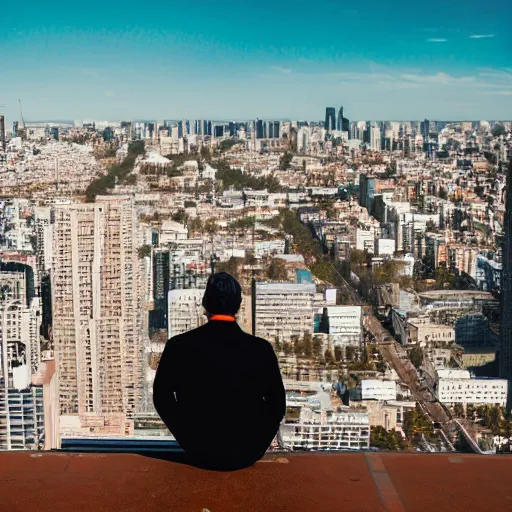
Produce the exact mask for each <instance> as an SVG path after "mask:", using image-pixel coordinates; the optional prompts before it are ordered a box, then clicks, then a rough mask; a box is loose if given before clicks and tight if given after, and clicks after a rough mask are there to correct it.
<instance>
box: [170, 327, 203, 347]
mask: <svg viewBox="0 0 512 512" xmlns="http://www.w3.org/2000/svg"><path fill="white" fill-rule="evenodd" d="M206 325H207V324H204V325H201V326H199V327H196V328H195V329H191V330H190V331H186V332H182V333H181V334H177V335H176V336H172V337H171V338H169V340H167V343H168V344H169V343H170V344H172V345H176V346H178V345H181V344H183V343H187V342H190V341H191V340H193V339H194V338H197V337H198V336H201V334H202V333H203V331H204V330H205V327H206Z"/></svg>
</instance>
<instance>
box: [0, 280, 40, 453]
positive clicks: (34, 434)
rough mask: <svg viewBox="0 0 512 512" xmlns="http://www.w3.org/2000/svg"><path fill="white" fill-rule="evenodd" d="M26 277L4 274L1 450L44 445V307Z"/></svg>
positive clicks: (0, 291) (0, 293)
mask: <svg viewBox="0 0 512 512" xmlns="http://www.w3.org/2000/svg"><path fill="white" fill-rule="evenodd" d="M26 281H27V280H26V273H25V272H23V271H21V272H19V271H2V272H0V363H1V364H0V450H26V449H31V450H34V449H41V448H42V447H43V445H44V427H45V421H44V411H43V388H42V387H40V386H32V376H33V375H34V374H35V373H36V372H37V371H38V370H39V367H40V364H41V352H40V345H39V328H40V326H41V303H40V300H39V298H38V297H30V296H29V295H30V294H27V282H26Z"/></svg>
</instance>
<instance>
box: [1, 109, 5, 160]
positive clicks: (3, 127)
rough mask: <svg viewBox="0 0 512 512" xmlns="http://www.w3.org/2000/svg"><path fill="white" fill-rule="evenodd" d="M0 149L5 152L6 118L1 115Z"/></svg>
mask: <svg viewBox="0 0 512 512" xmlns="http://www.w3.org/2000/svg"><path fill="white" fill-rule="evenodd" d="M0 148H1V149H3V150H4V151H5V117H4V116H3V115H2V114H0Z"/></svg>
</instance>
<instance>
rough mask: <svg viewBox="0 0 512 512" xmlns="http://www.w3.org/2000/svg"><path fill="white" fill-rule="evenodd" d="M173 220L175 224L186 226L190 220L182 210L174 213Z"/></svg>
mask: <svg viewBox="0 0 512 512" xmlns="http://www.w3.org/2000/svg"><path fill="white" fill-rule="evenodd" d="M171 218H172V220H173V221H174V222H179V223H180V224H186V223H187V221H188V219H189V217H188V215H187V214H186V213H185V210H183V209H182V208H180V209H179V210H178V211H177V212H176V213H174V214H173V215H172V217H171Z"/></svg>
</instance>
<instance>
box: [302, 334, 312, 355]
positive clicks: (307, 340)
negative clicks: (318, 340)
mask: <svg viewBox="0 0 512 512" xmlns="http://www.w3.org/2000/svg"><path fill="white" fill-rule="evenodd" d="M302 344H303V346H304V355H305V356H306V357H311V356H312V355H313V337H312V336H311V334H310V333H309V332H307V331H304V338H302Z"/></svg>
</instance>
